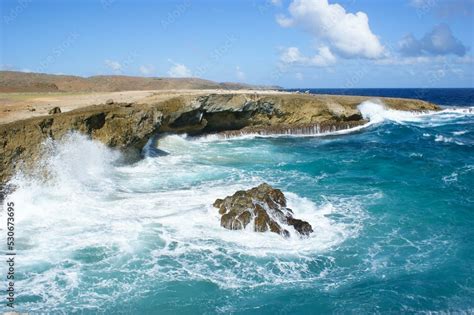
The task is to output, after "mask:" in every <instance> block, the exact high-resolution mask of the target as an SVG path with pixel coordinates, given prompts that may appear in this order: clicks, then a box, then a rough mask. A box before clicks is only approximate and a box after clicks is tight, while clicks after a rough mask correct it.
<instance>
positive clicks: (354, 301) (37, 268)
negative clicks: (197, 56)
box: [0, 89, 474, 314]
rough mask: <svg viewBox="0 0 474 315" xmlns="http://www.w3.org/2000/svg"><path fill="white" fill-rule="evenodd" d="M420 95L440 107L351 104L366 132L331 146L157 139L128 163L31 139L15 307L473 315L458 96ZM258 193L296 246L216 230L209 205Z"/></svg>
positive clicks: (473, 178) (464, 102)
mask: <svg viewBox="0 0 474 315" xmlns="http://www.w3.org/2000/svg"><path fill="white" fill-rule="evenodd" d="M304 90H305V89H303V91H304ZM344 91H345V92H346V93H347V94H360V95H368V94H370V95H373V96H395V97H414V96H415V94H416V93H417V92H416V90H393V89H369V90H350V91H348V90H344ZM312 92H320V93H326V94H328V93H335V94H340V93H341V91H340V90H318V89H316V90H312ZM423 93H424V95H423V97H421V98H423V99H426V100H429V101H432V102H435V103H438V104H441V105H444V106H446V107H445V108H444V110H442V111H441V112H436V113H435V112H431V113H430V112H427V113H418V114H415V113H409V112H400V111H392V110H387V109H386V108H384V107H383V106H381V105H378V104H375V103H371V102H366V103H364V104H361V105H360V110H361V112H362V113H363V115H364V116H365V117H366V118H367V119H369V120H370V123H369V124H367V125H366V126H364V127H363V128H359V129H357V130H353V131H352V132H347V133H346V134H340V135H331V134H325V135H309V136H272V137H261V136H256V135H247V136H242V137H237V138H231V139H222V138H218V137H216V136H207V137H201V138H190V137H186V136H185V135H168V136H165V137H162V138H161V139H159V141H158V143H157V146H158V147H159V148H160V149H161V150H163V151H166V152H168V153H169V154H168V155H166V156H152V155H149V154H148V155H147V156H146V157H145V158H144V159H143V160H141V161H139V162H137V163H135V164H132V165H123V164H121V163H120V162H119V161H120V155H119V153H117V152H114V151H112V150H110V149H108V148H106V147H105V146H103V145H102V144H100V143H97V142H94V141H91V140H89V139H87V138H86V137H84V136H81V135H78V134H71V135H70V136H69V137H67V138H66V139H64V140H63V141H61V142H59V143H53V142H49V143H45V146H46V147H47V148H49V150H50V157H49V158H48V159H45V160H44V161H43V165H44V166H45V167H47V168H48V169H49V171H50V177H49V179H48V181H47V182H46V183H44V182H39V181H37V180H35V179H34V178H28V177H22V176H20V175H19V176H17V177H16V178H15V179H14V181H13V182H14V183H15V184H16V185H18V189H17V190H16V191H15V192H14V193H12V194H11V195H10V196H8V198H7V202H8V201H14V202H15V205H16V206H15V208H16V216H17V217H16V220H17V225H16V231H17V266H16V268H17V269H16V270H17V280H16V283H15V286H16V288H17V290H18V291H17V292H18V293H17V294H18V295H17V302H16V303H17V311H25V312H26V311H28V312H30V313H33V314H35V313H67V314H69V313H81V314H89V313H90V314H95V313H105V314H200V313H206V314H213V313H225V314H228V313H237V314H332V313H354V314H366V313H394V314H398V313H428V312H443V313H449V312H453V313H454V312H458V313H473V312H474V107H473V106H474V101H473V97H474V89H459V90H457V89H437V90H424V92H423ZM150 150H152V148H150V147H148V148H147V149H146V150H145V154H147V152H150ZM262 182H267V183H269V184H271V185H273V186H275V187H277V188H280V189H282V191H283V192H284V193H285V195H286V196H287V198H288V203H289V207H290V208H292V209H293V211H294V212H295V216H296V217H298V218H302V219H305V220H307V221H309V222H310V223H311V224H312V226H313V229H314V233H313V234H312V236H311V237H309V238H306V239H300V238H298V237H296V236H295V235H292V237H290V238H289V239H285V238H282V237H280V236H278V235H276V234H273V233H255V232H252V231H247V230H245V231H229V230H226V229H224V228H222V227H220V224H219V222H220V221H219V219H220V218H219V214H218V210H217V209H216V208H213V207H212V203H213V202H214V200H215V199H216V198H222V197H225V196H227V195H231V194H233V193H234V192H235V191H237V190H239V189H248V188H251V187H253V186H256V185H258V184H260V183H262ZM4 217H5V213H4V212H2V218H3V219H4ZM2 249H3V248H2ZM4 265H5V264H1V267H0V268H5V266H4ZM1 272H2V275H3V274H4V269H1ZM2 277H3V276H2ZM1 307H4V302H3V301H2V306H1ZM4 309H5V308H2V310H4Z"/></svg>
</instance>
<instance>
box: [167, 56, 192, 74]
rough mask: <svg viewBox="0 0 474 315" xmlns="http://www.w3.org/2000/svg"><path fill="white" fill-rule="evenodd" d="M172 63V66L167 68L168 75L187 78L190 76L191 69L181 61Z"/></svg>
mask: <svg viewBox="0 0 474 315" xmlns="http://www.w3.org/2000/svg"><path fill="white" fill-rule="evenodd" d="M169 61H170V62H171V63H173V66H172V67H171V68H170V69H169V70H168V75H169V76H170V77H173V78H189V77H192V73H191V70H190V69H189V68H188V67H186V66H185V65H183V64H181V63H175V62H173V61H171V60H169Z"/></svg>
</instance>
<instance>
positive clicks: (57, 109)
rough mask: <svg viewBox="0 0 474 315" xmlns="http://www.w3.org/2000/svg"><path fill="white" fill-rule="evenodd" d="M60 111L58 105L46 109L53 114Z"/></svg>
mask: <svg viewBox="0 0 474 315" xmlns="http://www.w3.org/2000/svg"><path fill="white" fill-rule="evenodd" d="M60 113H61V108H59V107H57V106H56V107H53V108H51V109H50V110H49V111H48V114H50V115H54V114H60Z"/></svg>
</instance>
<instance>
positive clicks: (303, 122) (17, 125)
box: [0, 93, 438, 183]
mask: <svg viewBox="0 0 474 315" xmlns="http://www.w3.org/2000/svg"><path fill="white" fill-rule="evenodd" d="M368 99H370V98H369V97H355V96H329V95H317V96H314V95H302V94H289V93H287V94H285V93H275V94H269V93H261V94H258V93H247V94H246V93H232V94H199V93H196V94H195V95H186V96H179V97H172V98H169V99H165V100H160V101H157V102H154V101H153V100H152V99H151V100H150V101H149V102H147V103H146V104H131V103H126V104H115V103H114V104H109V105H104V104H103V105H96V106H89V107H85V108H81V109H77V110H73V111H69V112H65V113H58V114H54V115H48V116H43V117H36V118H31V119H27V120H22V121H15V122H12V123H8V124H2V125H0V134H1V135H2V138H1V142H0V167H1V169H0V182H1V183H5V181H7V180H8V179H9V178H10V177H11V176H12V175H13V174H14V173H15V171H16V170H18V168H20V167H21V168H24V169H28V168H30V167H31V166H32V165H34V163H35V162H36V161H37V160H38V159H39V158H40V157H41V153H42V146H41V143H42V142H43V141H44V140H45V139H47V138H48V137H50V138H53V139H59V138H61V137H62V136H63V135H64V134H66V133H67V132H69V131H73V130H75V131H79V132H82V133H85V134H87V135H89V136H90V137H91V138H92V139H97V140H99V141H101V142H103V143H105V144H107V145H108V146H110V147H113V148H118V149H120V150H123V151H125V152H127V153H128V154H129V155H132V156H135V157H136V156H138V154H139V152H140V150H141V149H142V148H143V146H144V145H145V143H146V142H147V140H148V139H149V138H150V137H151V136H152V135H153V134H155V133H161V132H174V133H180V132H182V133H188V134H195V135H196V134H203V133H224V134H227V135H229V134H233V133H245V132H258V133H288V132H289V133H291V132H296V133H311V132H315V131H326V130H338V129H345V128H350V127H353V126H356V125H360V124H363V123H365V121H364V120H363V119H362V116H361V114H360V112H359V111H358V109H357V105H359V104H360V103H361V102H363V101H365V100H368ZM382 100H383V102H384V103H385V104H386V105H387V106H389V107H391V108H395V109H400V110H436V109H438V107H437V106H436V105H434V104H430V103H427V102H424V101H419V100H407V99H391V98H382Z"/></svg>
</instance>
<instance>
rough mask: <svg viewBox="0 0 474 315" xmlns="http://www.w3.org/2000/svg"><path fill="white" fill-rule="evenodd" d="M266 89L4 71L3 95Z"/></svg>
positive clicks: (204, 82)
mask: <svg viewBox="0 0 474 315" xmlns="http://www.w3.org/2000/svg"><path fill="white" fill-rule="evenodd" d="M266 88H269V87H262V86H251V85H247V84H239V83H218V82H213V81H209V80H204V79H198V78H148V77H132V76H123V75H101V76H92V77H87V78H84V77H78V76H71V75H52V74H44V73H26V72H17V71H0V92H118V91H143V90H170V89H178V90H181V89H266ZM271 88H275V87H271Z"/></svg>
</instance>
